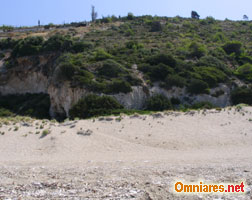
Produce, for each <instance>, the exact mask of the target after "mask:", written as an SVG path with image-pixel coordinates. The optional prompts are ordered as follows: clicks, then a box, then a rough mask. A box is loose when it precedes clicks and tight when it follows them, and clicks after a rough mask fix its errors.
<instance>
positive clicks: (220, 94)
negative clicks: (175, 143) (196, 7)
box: [0, 15, 252, 118]
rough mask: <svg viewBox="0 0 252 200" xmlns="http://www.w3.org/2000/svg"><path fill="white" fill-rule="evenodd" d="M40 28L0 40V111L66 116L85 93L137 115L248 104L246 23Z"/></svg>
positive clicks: (164, 21)
mask: <svg viewBox="0 0 252 200" xmlns="http://www.w3.org/2000/svg"><path fill="white" fill-rule="evenodd" d="M45 28H46V29H44V27H37V30H36V27H35V28H33V29H32V30H29V31H17V30H16V31H15V30H14V31H12V32H5V33H0V38H3V39H2V40H0V58H1V61H0V73H1V74H0V93H1V95H2V98H1V99H2V103H1V102H0V106H1V107H3V108H5V109H7V110H8V109H10V108H11V107H13V106H12V105H17V103H15V101H14V102H13V100H12V101H9V100H10V99H16V100H17V99H19V98H21V99H22V101H18V102H19V103H20V102H21V104H22V106H18V107H19V108H20V107H25V108H26V109H24V110H22V109H21V110H18V109H19V108H17V109H10V111H11V112H14V113H19V114H20V113H21V114H25V115H32V116H36V117H37V116H38V115H37V114H36V113H35V114H34V112H35V110H36V107H40V108H43V109H47V110H48V108H50V112H48V113H47V114H46V113H45V114H44V115H43V116H42V117H41V116H40V117H41V118H44V117H49V115H50V116H51V117H57V116H63V117H65V116H67V117H69V116H70V114H69V112H70V110H71V108H72V107H73V106H74V105H75V104H76V103H78V101H79V100H80V99H82V98H83V97H85V96H87V95H88V94H90V93H95V94H98V95H101V94H103V95H108V96H112V97H114V98H115V99H116V100H117V101H118V102H119V103H120V104H121V105H122V106H123V107H124V108H126V109H136V110H139V109H147V110H166V109H187V108H191V107H193V108H199V107H202V106H203V107H213V106H215V107H225V106H229V105H232V104H239V103H246V104H252V88H251V83H252V51H251V47H252V39H251V33H252V22H250V21H229V20H225V21H219V20H215V19H214V18H212V17H208V18H206V19H201V20H197V19H188V18H180V17H175V18H165V17H151V16H141V17H134V16H133V15H128V16H127V17H123V18H116V17H107V18H103V19H100V20H97V21H96V22H95V23H91V24H85V25H83V24H81V23H80V24H75V25H74V26H66V27H64V26H57V27H53V26H52V27H45ZM27 93H31V94H39V95H44V97H43V98H42V100H43V101H42V102H39V101H38V100H36V98H38V97H36V96H34V98H35V100H31V97H26V96H20V94H22V95H24V94H27ZM10 95H12V96H10ZM15 95H16V96H15ZM17 95H19V96H17ZM29 95H30V94H29ZM156 95H162V96H158V98H156V99H154V100H153V99H152V98H155V97H156ZM163 97H164V98H165V99H164V98H163ZM28 99H30V102H29V103H27V100H28ZM38 99H41V98H38ZM160 99H161V100H160ZM7 101H8V102H10V103H9V104H8V103H6V102H7ZM148 101H149V103H148ZM160 101H162V102H165V103H161V104H162V105H161V104H160V103H157V102H160ZM11 102H12V103H11ZM153 102H154V103H153ZM7 104H8V105H7ZM36 104H38V105H36ZM153 104H154V105H153ZM27 105H29V106H27ZM33 105H34V107H33ZM41 105H43V106H42V107H41ZM114 108H115V107H111V108H110V109H114ZM118 108H119V107H117V109H118ZM121 108H122V107H120V109H121ZM43 109H42V110H43ZM96 109H100V108H96ZM5 112H7V111H6V110H5ZM80 112H82V111H80ZM94 113H96V112H94ZM103 113H104V112H103ZM75 114H76V113H75ZM47 115H48V116H47ZM76 116H78V117H79V114H78V113H77V114H76V115H73V116H71V117H73V118H74V117H76ZM80 116H81V115H80Z"/></svg>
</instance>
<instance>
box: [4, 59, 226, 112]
mask: <svg viewBox="0 0 252 200" xmlns="http://www.w3.org/2000/svg"><path fill="white" fill-rule="evenodd" d="M39 59H40V60H39V62H38V61H30V60H29V59H28V58H22V59H19V60H18V63H17V66H16V67H14V68H12V69H8V70H6V69H5V67H4V66H3V65H2V66H0V69H1V73H0V74H1V75H0V93H1V94H2V95H8V94H25V93H32V94H34V93H45V94H48V95H49V96H50V100H51V108H50V115H51V116H52V117H56V116H59V115H63V116H68V114H69V110H70V108H71V107H72V105H73V104H75V103H76V102H78V100H79V99H81V98H82V97H84V96H86V95H87V94H89V93H90V92H89V91H87V90H86V89H82V88H72V87H71V86H70V83H69V82H62V83H60V84H57V85H56V84H54V81H53V80H54V78H53V75H52V74H51V73H50V69H51V67H52V65H53V64H52V63H51V64H50V59H52V58H50V57H49V58H45V57H39ZM37 62H38V63H39V64H38V65H36V64H37ZM34 65H36V66H34ZM45 68H46V69H47V70H46V71H45ZM219 90H222V94H221V95H220V96H218V97H214V96H213V94H215V93H216V92H217V91H219ZM230 91H231V89H230V88H229V87H228V86H227V85H224V84H222V85H219V87H217V88H214V89H211V91H210V94H209V95H206V94H203V95H195V96H191V95H190V94H188V93H187V92H186V89H185V88H176V87H173V88H172V89H171V90H165V89H162V88H160V87H159V86H158V84H154V86H152V87H149V86H144V87H143V86H134V87H132V92H130V93H127V94H124V93H120V94H115V95H111V96H113V97H115V98H116V99H117V100H118V102H119V103H121V104H122V105H123V106H124V107H125V108H128V109H142V108H143V107H144V105H145V102H146V99H147V98H148V97H149V96H152V95H155V94H163V95H164V96H166V97H168V98H172V97H174V98H178V99H179V100H180V101H181V102H182V103H197V102H203V101H204V102H210V103H212V104H214V105H216V106H219V107H224V106H228V105H230ZM100 95H102V94H100Z"/></svg>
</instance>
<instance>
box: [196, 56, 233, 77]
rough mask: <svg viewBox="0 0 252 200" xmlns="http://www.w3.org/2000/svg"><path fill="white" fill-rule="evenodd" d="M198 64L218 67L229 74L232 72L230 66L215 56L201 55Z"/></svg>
mask: <svg viewBox="0 0 252 200" xmlns="http://www.w3.org/2000/svg"><path fill="white" fill-rule="evenodd" d="M197 66H206V67H214V68H217V69H218V70H221V71H222V72H224V73H225V74H227V75H231V74H232V71H231V70H230V69H229V68H228V66H227V65H226V64H225V63H224V61H223V60H220V59H218V58H216V57H214V56H203V57H201V58H200V60H199V61H198V63H197Z"/></svg>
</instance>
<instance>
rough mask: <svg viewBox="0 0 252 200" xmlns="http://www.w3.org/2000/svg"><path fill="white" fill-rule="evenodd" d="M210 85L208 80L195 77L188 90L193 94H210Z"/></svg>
mask: <svg viewBox="0 0 252 200" xmlns="http://www.w3.org/2000/svg"><path fill="white" fill-rule="evenodd" d="M208 88H209V86H208V84H207V83H206V82H204V81H202V80H197V79H194V80H192V81H191V82H190V84H189V85H188V87H187V91H188V92H189V93H191V94H208V93H209V89H208Z"/></svg>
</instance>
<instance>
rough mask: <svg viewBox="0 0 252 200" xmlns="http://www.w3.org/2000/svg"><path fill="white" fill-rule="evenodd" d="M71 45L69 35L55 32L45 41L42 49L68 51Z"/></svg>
mask: <svg viewBox="0 0 252 200" xmlns="http://www.w3.org/2000/svg"><path fill="white" fill-rule="evenodd" d="M72 45H73V41H72V40H71V38H70V37H68V36H64V35H60V34H55V35H53V36H51V37H50V38H49V39H48V40H47V41H45V43H44V45H43V50H44V51H49V52H51V51H53V52H54V51H56V52H57V51H62V52H64V51H70V50H71V47H72Z"/></svg>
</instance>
